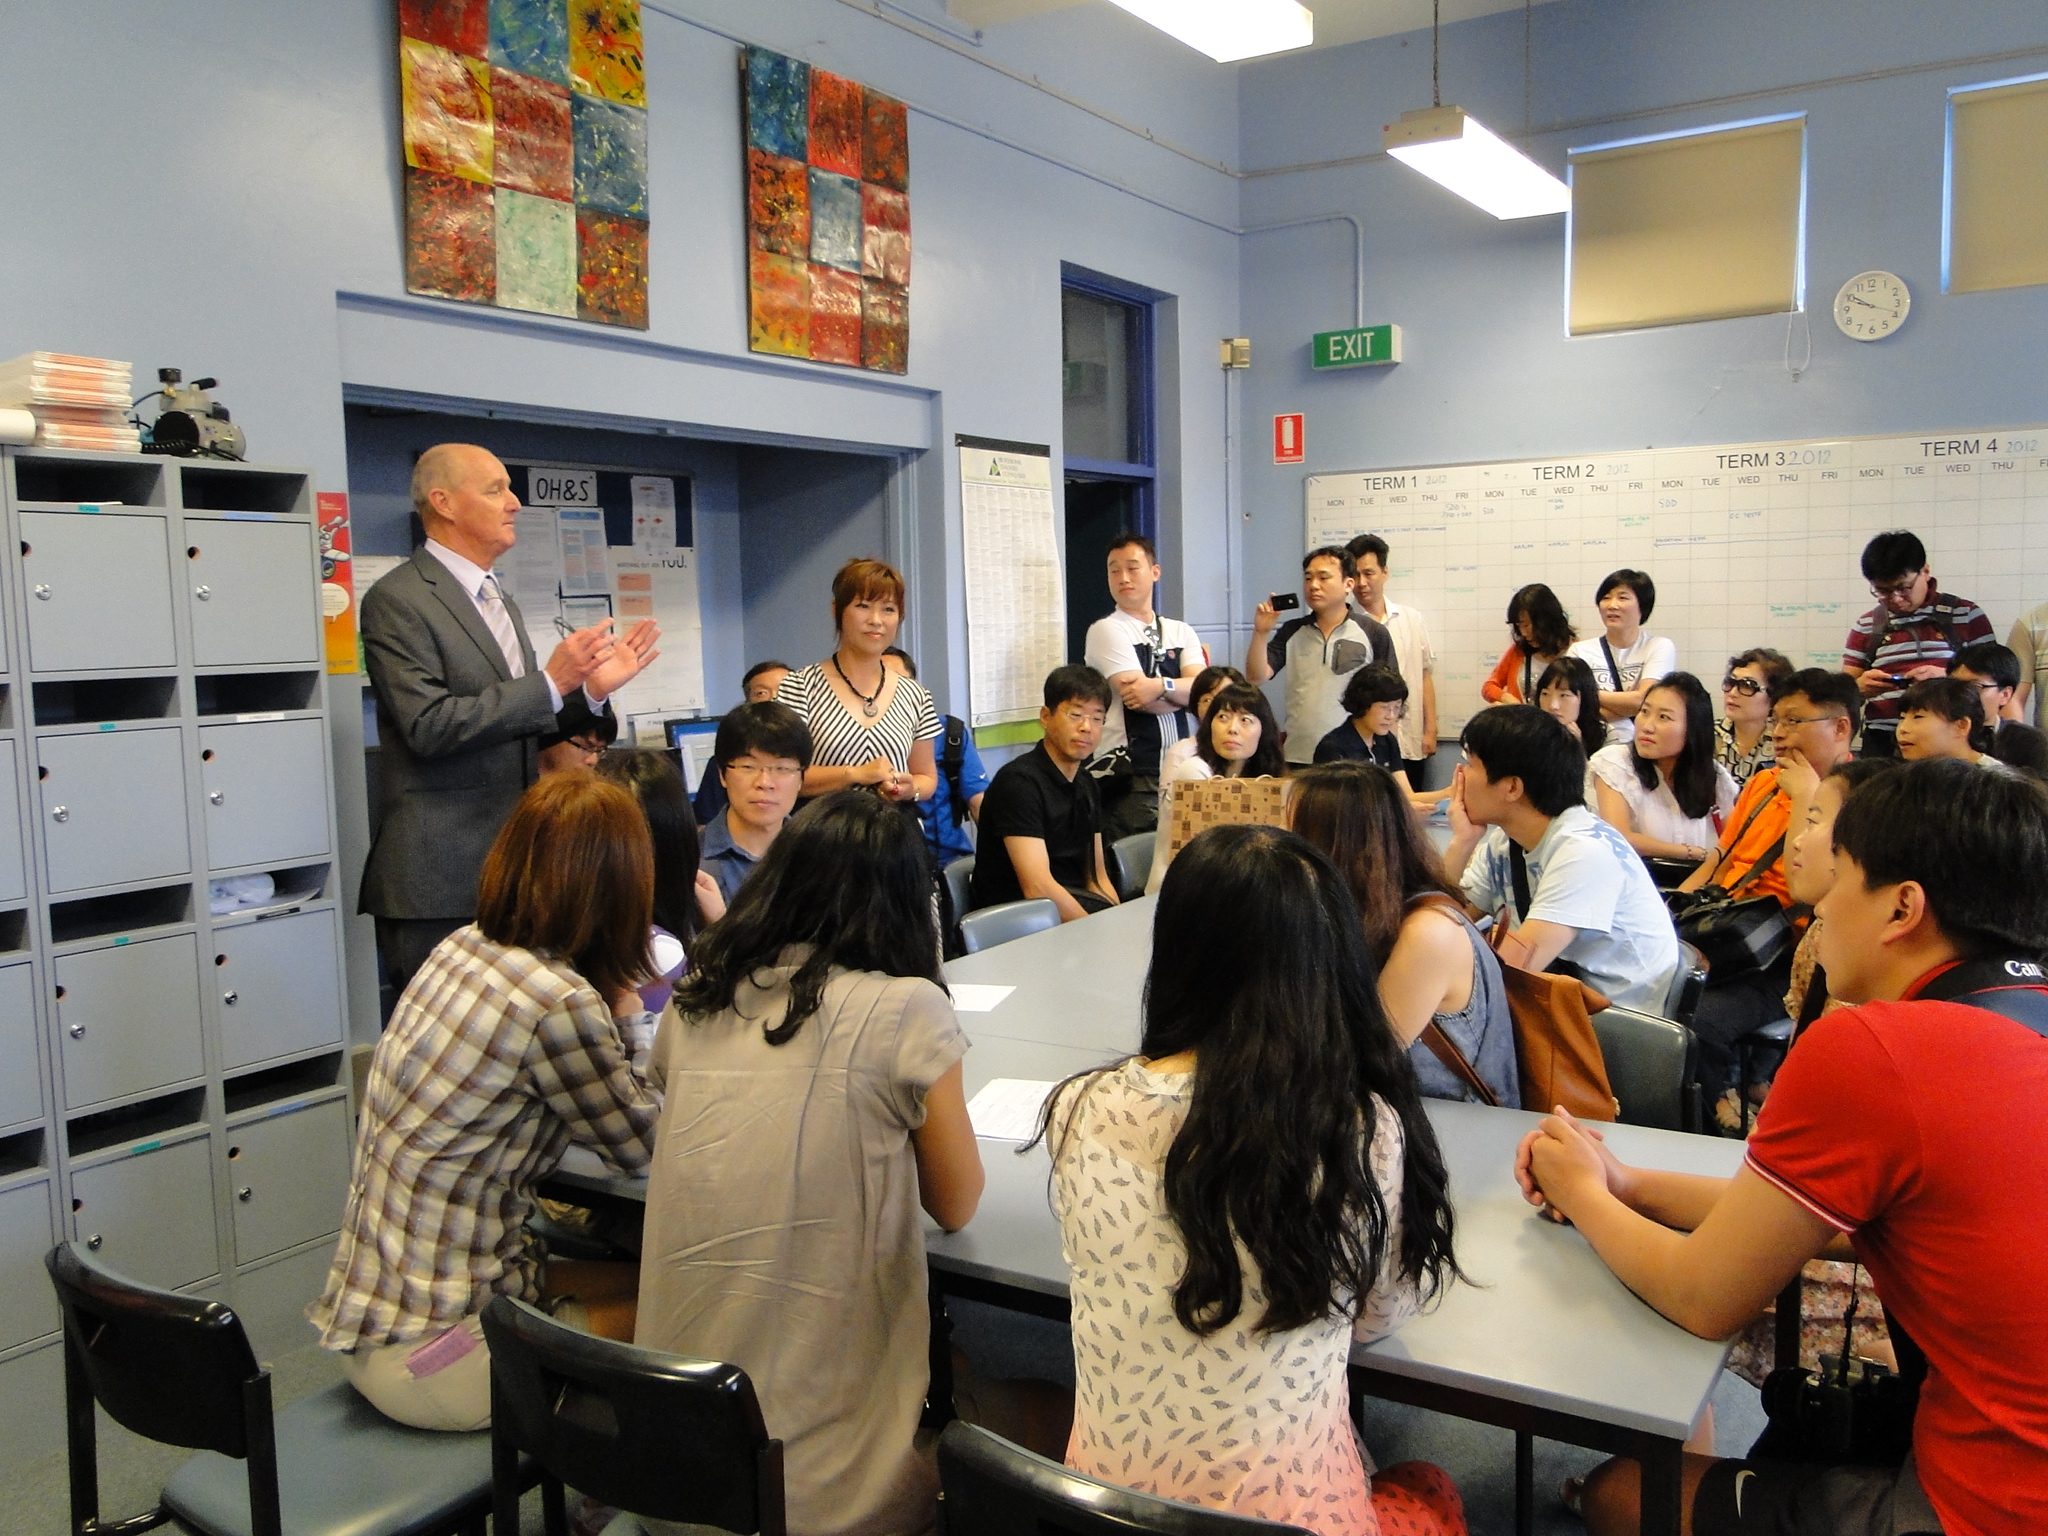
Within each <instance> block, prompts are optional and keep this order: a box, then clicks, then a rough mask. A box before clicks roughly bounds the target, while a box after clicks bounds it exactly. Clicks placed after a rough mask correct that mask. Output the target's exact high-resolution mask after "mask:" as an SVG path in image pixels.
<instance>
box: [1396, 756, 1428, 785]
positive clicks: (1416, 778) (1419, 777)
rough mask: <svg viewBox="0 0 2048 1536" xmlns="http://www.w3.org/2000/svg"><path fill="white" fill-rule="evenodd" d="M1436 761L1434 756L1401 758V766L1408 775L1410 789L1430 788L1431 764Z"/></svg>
mask: <svg viewBox="0 0 2048 1536" xmlns="http://www.w3.org/2000/svg"><path fill="white" fill-rule="evenodd" d="M1435 761H1436V759H1435V758H1433V757H1404V758H1402V759H1401V767H1402V770H1403V771H1404V772H1405V773H1407V775H1408V787H1409V788H1410V789H1427V788H1429V769H1430V765H1431V764H1432V763H1434V762H1435Z"/></svg>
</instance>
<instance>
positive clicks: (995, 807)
mask: <svg viewBox="0 0 2048 1536" xmlns="http://www.w3.org/2000/svg"><path fill="white" fill-rule="evenodd" d="M1109 700H1110V692H1109V684H1108V682H1107V681H1105V680H1104V678H1103V676H1102V674H1101V673H1100V672H1098V671H1096V670H1095V669H1094V668H1093V667H1074V666H1068V667H1060V668H1058V669H1056V670H1055V671H1054V672H1053V673H1052V675H1051V676H1049V677H1048V678H1046V680H1045V707H1044V708H1043V709H1041V710H1039V712H1038V723H1039V725H1040V726H1041V727H1042V728H1043V729H1044V731H1045V739H1044V740H1042V741H1040V742H1039V743H1038V745H1036V746H1035V747H1033V748H1032V749H1031V750H1030V751H1029V752H1026V753H1025V754H1024V755H1023V756H1022V757H1019V758H1016V759H1014V760H1013V761H1011V762H1007V763H1005V764H1003V766H1002V768H1001V769H1000V770H999V771H998V772H997V774H996V776H995V781H994V782H993V783H992V784H990V785H989V787H988V793H987V795H986V796H984V797H983V799H982V802H981V838H980V841H979V842H978V843H977V845H976V849H975V855H974V882H973V884H972V885H971V886H970V887H969V892H970V897H971V900H970V903H969V905H970V907H972V908H975V909H979V908H981V907H992V906H995V905H996V904H997V903H999V902H1005V901H1023V900H1025V899H1026V898H1030V897H1040V896H1042V897H1045V898H1047V899H1048V900H1050V901H1051V902H1052V903H1053V905H1054V906H1056V907H1058V908H1059V909H1060V921H1061V922H1063V923H1064V922H1072V921H1073V920H1074V919H1075V918H1077V917H1086V916H1088V914H1089V913H1091V912H1100V911H1101V910H1102V909H1103V908H1104V907H1111V906H1115V905H1116V888H1115V887H1114V886H1113V885H1111V884H1110V883H1109V869H1108V866H1107V864H1106V863H1105V862H1104V859H1103V856H1102V802H1101V801H1100V799H1098V798H1097V795H1096V790H1095V781H1094V780H1093V779H1091V778H1090V777H1089V776H1088V775H1087V774H1085V773H1082V772H1081V771H1080V769H1081V765H1082V764H1083V763H1084V762H1086V761H1087V760H1088V756H1089V754H1090V753H1092V752H1093V751H1094V750H1095V744H1096V742H1098V741H1099V740H1101V739H1102V722H1103V719H1104V718H1105V717H1106V716H1107V715H1108V713H1109Z"/></svg>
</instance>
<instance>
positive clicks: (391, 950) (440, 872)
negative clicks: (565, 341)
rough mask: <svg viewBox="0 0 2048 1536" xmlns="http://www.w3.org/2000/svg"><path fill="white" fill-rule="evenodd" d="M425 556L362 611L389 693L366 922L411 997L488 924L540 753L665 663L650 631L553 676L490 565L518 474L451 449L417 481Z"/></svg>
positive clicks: (423, 467) (562, 648) (579, 646)
mask: <svg viewBox="0 0 2048 1536" xmlns="http://www.w3.org/2000/svg"><path fill="white" fill-rule="evenodd" d="M412 504H413V507H414V509H415V510H416V511H417V512H418V513H419V515H420V521H421V523H422V525H423V526H424V527H425V529H426V534H427V542H426V544H425V545H424V546H423V547H422V548H420V549H419V550H417V551H415V552H414V554H413V557H412V559H410V560H409V561H407V562H406V563H405V564H403V565H401V566H399V567H397V569H395V570H393V571H392V572H390V574H388V575H387V576H385V577H384V579H383V580H381V581H379V582H378V583H377V584H376V585H375V586H374V587H372V588H370V590H369V591H368V592H367V593H366V594H365V595H364V597H363V606H362V635H363V655H364V657H365V659H366V660H367V661H368V663H369V669H370V682H371V685H372V686H373V687H374V688H375V690H376V694H377V733H378V740H379V742H380V744H381V759H382V761H381V772H380V778H381V793H380V797H379V798H380V807H379V809H380V812H381V816H380V820H379V825H378V828H377V835H376V840H375V841H374V842H373V843H372V844H371V847H370V857H369V860H368V862H367V863H366V864H365V865H364V867H363V885H362V895H361V900H360V901H359V903H358V906H357V910H359V911H362V912H366V913H368V914H370V915H371V916H373V917H374V918H376V920H377V951H378V954H379V955H380V956H381V957H382V958H383V961H384V971H385V975H386V977H387V979H388V980H389V981H390V982H391V985H392V986H393V987H394V988H396V989H398V990H400V991H403V990H404V988H405V984H406V983H407V982H408V981H409V980H411V978H412V974H413V972H414V971H416V970H418V969H419V966H420V963H421V962H422V961H424V960H425V959H426V957H427V955H428V954H429V953H431V952H432V950H433V948H434V946H435V945H436V944H438V943H440V941H441V940H442V939H444V938H446V937H447V936H448V935H449V934H450V933H453V932H454V931H455V930H456V929H457V928H460V927H461V926H462V925H463V924H464V923H466V922H468V921H470V919H472V918H473V917H475V915H476V884H477V875H478V874H479V872H481V870H482V869H483V862H484V855H485V854H486V853H488V852H489V851H490V846H491V843H492V841H493V840H494V839H495V838H496V837H497V835H498V828H499V827H500V826H502V825H503V823H504V821H505V818H506V816H508V815H509V814H510V813H511V810H512V807H513V806H514V805H516V804H518V802H519V797H520V796H521V795H522V794H524V793H525V792H526V788H527V786H528V785H530V784H531V783H533V781H534V779H535V778H536V777H537V776H538V768H537V764H536V758H537V756H538V738H540V737H541V736H542V735H545V734H548V733H550V732H560V733H561V734H563V735H574V734H576V732H577V731H578V729H579V728H580V727H582V726H586V725H588V724H589V722H590V720H591V717H592V714H593V713H594V712H601V711H603V710H604V709H606V708H607V707H608V706H607V704H606V700H607V699H608V698H609V696H610V695H611V693H612V692H613V691H614V690H616V689H618V688H620V687H622V686H623V685H624V684H626V683H628V682H631V681H632V680H633V678H635V677H637V676H638V675H639V673H640V670H641V668H643V667H645V666H646V665H647V663H648V662H650V661H652V660H653V659H654V658H655V656H656V655H657V654H659V653H658V652H657V651H656V650H655V643H656V641H657V640H659V639H660V631H659V630H657V629H656V628H655V626H654V624H653V622H652V621H651V620H646V619H643V620H641V621H640V622H639V623H638V624H635V625H634V626H633V628H632V629H631V630H630V631H628V632H627V633H626V634H624V635H621V636H614V635H612V634H611V632H610V630H611V621H610V620H606V621H605V622H604V623H603V624H597V625H593V626H591V627H590V628H588V629H580V630H577V631H576V632H575V633H573V634H570V635H568V636H565V637H564V638H563V640H562V642H561V643H560V644H559V645H557V646H556V647H555V649H554V652H553V654H552V655H550V656H549V657H548V661H547V665H546V666H545V667H536V666H535V665H534V652H533V646H532V645H531V643H530V642H529V641H528V640H527V638H526V628H525V625H524V624H523V623H522V621H521V619H520V614H519V609H518V607H517V606H516V605H515V604H514V603H513V601H512V599H511V598H510V596H508V595H506V594H505V593H504V592H503V591H501V590H500V588H499V585H498V582H497V579H496V578H495V577H494V576H493V575H492V574H491V566H492V565H493V564H494V563H495V562H496V561H497V559H498V558H499V557H500V556H501V555H503V554H504V553H505V552H506V551H507V550H509V549H510V548H511V547H512V545H513V543H514V541H515V540H516V539H517V537H518V532H517V525H516V523H515V522H514V518H515V516H516V514H517V513H518V511H519V498H518V497H516V496H514V495H513V494H512V487H511V482H510V478H509V477H508V476H507V474H506V473H505V466H504V465H503V464H501V463H499V462H498V460H497V458H496V456H495V455H493V454H491V453H488V452H486V451H485V450H484V449H482V448H477V447H474V446H472V445H470V444H467V443H441V444H439V445H437V446H435V447H433V448H429V449H428V450H427V451H426V452H425V453H423V454H421V455H420V459H419V463H418V464H417V465H415V466H414V468H413V477H412Z"/></svg>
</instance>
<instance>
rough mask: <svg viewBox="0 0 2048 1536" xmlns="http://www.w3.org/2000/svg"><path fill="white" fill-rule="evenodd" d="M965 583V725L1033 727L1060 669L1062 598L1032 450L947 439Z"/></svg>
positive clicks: (1050, 513)
mask: <svg viewBox="0 0 2048 1536" xmlns="http://www.w3.org/2000/svg"><path fill="white" fill-rule="evenodd" d="M953 441H954V444H955V446H956V447H957V449H958V450H959V454H960V522H961V543H962V550H963V558H964V561H965V564H966V577H967V653H968V677H969V680H970V682H969V687H970V692H971V698H972V706H971V710H970V722H971V723H972V724H973V725H975V726H977V727H979V726H984V725H1003V724H1007V723H1009V722H1012V721H1018V720H1036V719H1037V718H1038V708H1039V705H1040V704H1041V703H1042V702H1043V700H1044V689H1045V677H1046V674H1047V673H1048V672H1050V671H1052V670H1053V668H1055V667H1057V666H1059V665H1060V664H1061V663H1062V662H1064V661H1065V660H1066V650H1067V647H1066V593H1065V590H1064V583H1063V581H1062V577H1061V572H1060V547H1059V529H1058V526H1057V521H1056V515H1055V512H1054V508H1053V498H1052V450H1051V449H1050V448H1048V447H1046V446H1045V445H1044V444H1042V443H1013V442H1005V441H1003V440H1001V439H999V438H988V437H966V436H956V437H955V438H954V439H953Z"/></svg>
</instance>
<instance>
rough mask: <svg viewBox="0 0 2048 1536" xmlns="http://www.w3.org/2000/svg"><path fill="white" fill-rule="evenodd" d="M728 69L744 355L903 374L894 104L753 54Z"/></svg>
mask: <svg viewBox="0 0 2048 1536" xmlns="http://www.w3.org/2000/svg"><path fill="white" fill-rule="evenodd" d="M741 71H742V76H743V89H742V91H741V103H742V110H743V112H744V114H745V129H746V133H745V138H746V145H747V247H748V251H747V258H748V259H747V345H748V347H749V348H750V349H752V350H753V351H756V352H773V353H777V354H779V355H781V356H785V357H803V358H809V359H810V360H811V361H813V362H819V363H838V364H842V365H844V366H847V367H859V368H868V369H873V370H875V371H878V372H883V373H904V372H907V371H908V369H909V366H910V291H909V285H910V196H909V188H910V144H909V135H908V131H907V129H908V118H907V115H906V113H905V111H904V107H903V103H901V102H900V101H896V100H894V99H893V98H891V97H888V96H884V95H882V94H881V93H880V92H878V91H872V90H868V89H866V88H865V87H863V86H861V85H860V84H858V83H857V82H855V81H852V80H848V79H845V78H844V77H843V76H840V75H835V74H833V73H831V72H830V71H828V70H822V69H813V68H811V67H810V66H809V65H808V64H806V63H804V62H803V61H802V60H801V59H792V58H788V57H786V56H785V55H782V54H778V53H771V52H769V51H768V50H766V49H763V48H748V49H746V50H744V52H743V53H742V55H741Z"/></svg>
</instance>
